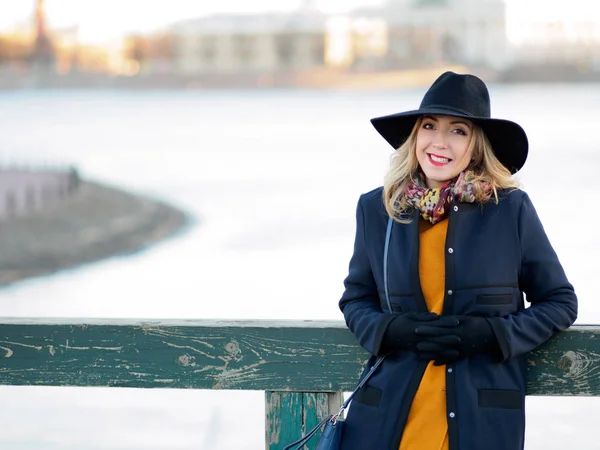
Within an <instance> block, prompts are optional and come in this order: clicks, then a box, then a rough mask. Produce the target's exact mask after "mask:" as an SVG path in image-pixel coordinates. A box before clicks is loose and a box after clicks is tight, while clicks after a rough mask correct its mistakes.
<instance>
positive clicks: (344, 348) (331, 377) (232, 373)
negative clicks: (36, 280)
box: [0, 318, 600, 450]
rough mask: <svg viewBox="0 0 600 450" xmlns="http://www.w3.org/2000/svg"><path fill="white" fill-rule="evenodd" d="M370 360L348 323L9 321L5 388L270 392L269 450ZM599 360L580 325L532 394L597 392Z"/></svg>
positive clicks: (532, 378) (546, 363)
mask: <svg viewBox="0 0 600 450" xmlns="http://www.w3.org/2000/svg"><path fill="white" fill-rule="evenodd" d="M367 356H368V355H367V353H366V352H365V351H364V350H362V349H361V348H360V347H359V346H358V344H357V342H356V339H355V338H354V336H353V335H352V334H351V333H350V332H349V331H348V330H347V329H346V327H345V325H344V324H343V323H342V322H327V321H221V320H149V321H135V320H121V319H108V320H98V319H24V318H23V319H21V318H4V319H2V318H0V385H19V386H22V385H35V386H39V385H43V386H111V387H135V388H178V389H244V390H261V391H265V402H266V418H265V425H266V426H265V433H266V434H265V439H266V446H267V448H268V449H270V450H275V449H282V448H283V447H284V445H285V444H286V443H289V442H290V441H292V440H295V439H297V438H298V437H299V436H300V435H301V433H302V432H303V431H304V430H308V429H310V428H312V426H313V424H316V423H317V421H318V420H319V418H321V417H323V416H325V415H327V414H329V412H330V411H337V410H338V409H339V406H340V404H341V400H342V395H341V393H342V392H343V391H351V390H352V389H353V388H354V386H355V385H356V383H357V380H358V377H359V374H360V372H361V370H362V366H363V364H364V363H365V361H366V359H367ZM599 362H600V327H599V326H593V325H589V326H575V327H572V328H571V329H569V330H567V331H565V332H562V333H560V334H558V335H557V336H555V337H553V338H552V339H550V341H548V342H547V343H546V344H544V345H543V346H542V347H540V348H539V349H538V350H536V351H535V352H533V353H532V354H531V355H530V358H529V369H528V370H529V372H528V394H530V395H585V396H598V395H600V364H599ZM309 448H313V447H309Z"/></svg>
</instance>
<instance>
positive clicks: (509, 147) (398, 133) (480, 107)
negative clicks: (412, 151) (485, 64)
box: [371, 72, 529, 173]
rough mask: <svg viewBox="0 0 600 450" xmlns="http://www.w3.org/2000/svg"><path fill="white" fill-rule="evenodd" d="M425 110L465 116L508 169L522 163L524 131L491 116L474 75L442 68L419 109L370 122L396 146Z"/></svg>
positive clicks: (487, 97) (484, 93)
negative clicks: (476, 126) (446, 70)
mask: <svg viewBox="0 0 600 450" xmlns="http://www.w3.org/2000/svg"><path fill="white" fill-rule="evenodd" d="M425 114H430V115H436V114H437V115H445V116H455V117H464V118H466V119H469V120H471V121H472V122H474V123H476V124H477V125H479V126H480V127H481V128H482V129H483V131H484V132H485V134H486V135H487V137H488V139H489V141H490V144H491V145H492V149H493V151H494V154H495V155H496V158H498V160H499V161H500V162H501V163H502V165H503V166H504V167H506V168H507V169H508V170H510V172H511V173H515V172H517V171H518V170H519V169H521V168H522V167H523V165H524V164H525V160H526V159H527V152H528V149H529V145H528V142H527V135H526V134H525V131H524V130H523V128H521V126H520V125H518V124H516V123H515V122H511V121H509V120H502V119H492V118H491V108H490V94H489V92H488V89H487V87H486V85H485V83H484V82H483V81H482V80H481V79H479V78H477V77H476V76H474V75H460V74H456V73H454V72H445V73H443V74H442V75H440V77H439V78H438V79H437V80H435V82H434V83H433V84H432V85H431V87H430V88H429V90H428V91H427V92H426V93H425V96H424V97H423V101H422V102H421V106H419V109H417V110H413V111H406V112H401V113H397V114H391V115H388V116H382V117H376V118H374V119H371V123H372V124H373V126H374V127H375V129H376V130H377V131H378V132H379V134H381V135H382V136H383V138H384V139H385V140H386V141H388V143H389V144H390V145H391V146H392V147H394V148H396V149H397V148H398V147H400V146H401V145H402V144H404V142H405V141H406V140H407V139H408V137H409V136H410V133H411V131H412V129H413V127H414V125H415V123H416V121H417V119H418V118H419V117H420V116H422V115H425Z"/></svg>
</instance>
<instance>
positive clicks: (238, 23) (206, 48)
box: [171, 10, 326, 75]
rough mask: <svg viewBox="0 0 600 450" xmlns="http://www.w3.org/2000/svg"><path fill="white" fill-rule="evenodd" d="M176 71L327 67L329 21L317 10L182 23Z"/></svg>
mask: <svg viewBox="0 0 600 450" xmlns="http://www.w3.org/2000/svg"><path fill="white" fill-rule="evenodd" d="M171 31H172V33H173V34H174V36H175V41H174V48H173V53H174V55H173V58H174V71H175V72H176V73H178V74H182V75H197V74H219V73H223V74H231V73H241V72H275V71H280V70H305V69H312V68H317V67H322V66H323V65H324V62H325V35H326V18H325V17H324V16H323V15H321V14H319V13H317V12H315V11H313V10H300V11H297V12H294V13H271V14H260V15H214V16H209V17H203V18H199V19H195V20H190V21H186V22H182V23H178V24H176V25H174V26H173V27H172V28H171Z"/></svg>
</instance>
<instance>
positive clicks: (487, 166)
mask: <svg viewBox="0 0 600 450" xmlns="http://www.w3.org/2000/svg"><path fill="white" fill-rule="evenodd" d="M422 122H423V118H422V117H419V119H418V120H417V122H416V123H415V125H414V127H413V129H412V131H411V133H410V136H409V137H408V139H407V140H406V142H404V144H402V145H401V146H400V147H399V148H398V149H396V150H395V151H394V153H393V154H392V157H391V162H390V169H389V170H388V172H387V174H386V175H385V180H384V183H383V202H384V204H385V209H386V211H387V213H388V214H389V215H390V217H393V218H394V220H396V221H397V222H400V223H409V222H410V218H409V217H408V213H409V211H410V209H411V208H410V206H409V205H408V204H407V203H406V198H405V197H404V191H405V190H406V187H407V186H408V184H409V183H410V181H411V180H413V179H415V178H416V177H417V176H419V175H420V173H419V172H420V171H421V168H420V166H419V161H418V160H417V154H416V150H417V132H418V130H419V129H420V128H421V123H422ZM471 151H472V154H471V162H470V163H469V165H468V166H467V169H468V170H472V171H473V173H474V174H475V179H474V180H473V182H474V183H475V194H476V196H477V197H478V198H480V199H481V200H480V203H484V202H486V201H489V200H490V199H491V198H492V197H493V198H494V201H495V202H496V203H498V191H499V190H502V189H518V188H519V186H520V184H519V181H518V180H517V179H516V178H515V177H513V175H512V174H511V173H510V171H509V170H508V169H507V168H506V167H504V166H503V165H502V163H501V162H500V161H498V158H496V155H495V154H494V151H493V150H492V145H491V144H490V141H489V140H488V138H487V136H486V134H485V132H484V131H483V130H482V129H481V127H480V126H479V125H477V124H476V123H474V122H473V131H472V134H471V141H470V142H469V148H468V151H467V154H469V153H470V152H471ZM482 181H485V182H487V183H489V184H490V186H491V188H492V189H491V191H488V192H485V191H484V190H483V189H482V188H481V184H480V182H482Z"/></svg>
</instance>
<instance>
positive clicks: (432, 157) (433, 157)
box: [429, 155, 450, 163]
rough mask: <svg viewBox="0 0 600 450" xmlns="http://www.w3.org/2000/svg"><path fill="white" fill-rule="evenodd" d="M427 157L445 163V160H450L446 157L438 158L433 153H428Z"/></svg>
mask: <svg viewBox="0 0 600 450" xmlns="http://www.w3.org/2000/svg"><path fill="white" fill-rule="evenodd" d="M429 157H430V158H431V159H433V160H434V161H435V162H439V163H447V162H450V160H449V159H448V158H439V157H437V156H434V155H429Z"/></svg>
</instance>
